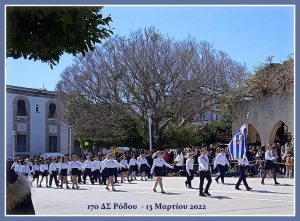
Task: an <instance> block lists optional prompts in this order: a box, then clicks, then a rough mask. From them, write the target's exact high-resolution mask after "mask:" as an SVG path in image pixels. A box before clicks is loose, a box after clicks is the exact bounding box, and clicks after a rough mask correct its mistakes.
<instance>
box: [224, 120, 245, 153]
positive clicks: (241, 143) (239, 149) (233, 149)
mask: <svg viewBox="0 0 300 221" xmlns="http://www.w3.org/2000/svg"><path fill="white" fill-rule="evenodd" d="M246 140H247V125H246V124H243V126H242V127H241V128H240V129H239V130H238V131H237V132H236V133H235V135H234V137H233V138H232V140H231V141H230V143H229V145H228V147H229V153H230V158H231V159H239V158H243V157H244V156H245V154H246Z"/></svg>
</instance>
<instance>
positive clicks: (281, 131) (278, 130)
mask: <svg viewBox="0 0 300 221" xmlns="http://www.w3.org/2000/svg"><path fill="white" fill-rule="evenodd" d="M291 139H292V134H291V132H289V130H288V126H287V125H286V124H285V123H284V122H283V121H279V122H278V123H277V124H275V126H274V127H273V130H272V132H271V135H270V143H279V144H280V145H284V144H285V143H287V142H290V141H291Z"/></svg>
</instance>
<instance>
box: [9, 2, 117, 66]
mask: <svg viewBox="0 0 300 221" xmlns="http://www.w3.org/2000/svg"><path fill="white" fill-rule="evenodd" d="M101 9H102V7H81V6H80V7H70V6H68V7H20V6H8V7H6V21H7V26H6V27H7V44H6V56H7V57H12V58H15V59H17V58H21V57H23V58H25V59H29V60H31V59H33V60H34V61H36V60H41V61H42V62H46V63H49V64H50V67H51V68H52V67H53V65H55V64H57V63H58V62H59V58H60V56H61V55H62V54H63V53H69V54H73V55H76V54H78V53H81V54H83V55H85V54H86V53H87V52H88V51H92V50H94V48H95V45H96V44H97V43H101V42H102V40H103V39H106V38H108V37H109V36H110V35H111V34H112V31H111V30H110V28H109V23H110V22H111V21H112V19H111V17H110V16H107V17H103V16H102V14H101Z"/></svg>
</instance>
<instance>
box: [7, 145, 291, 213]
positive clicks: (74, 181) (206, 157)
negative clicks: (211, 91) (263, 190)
mask: <svg viewBox="0 0 300 221" xmlns="http://www.w3.org/2000/svg"><path fill="white" fill-rule="evenodd" d="M293 154H294V147H293V145H292V144H290V143H287V144H285V145H284V146H280V145H279V144H273V145H268V146H262V147H258V146H249V147H247V149H246V154H245V156H244V157H243V158H241V159H237V160H231V159H229V153H228V148H227V147H225V148H224V147H214V146H213V145H210V146H209V147H201V148H200V147H192V148H188V147H187V148H183V149H181V150H171V149H169V150H164V151H156V152H152V151H146V150H138V151H127V152H124V153H115V154H112V153H110V154H107V155H103V154H101V153H97V154H78V155H73V156H71V157H69V156H63V157H58V158H55V157H54V158H50V157H47V158H41V157H29V158H25V157H16V158H15V159H9V160H8V161H7V174H8V175H7V179H8V181H9V182H8V183H14V182H16V181H17V183H18V181H20V179H21V178H20V176H19V175H20V174H22V176H21V177H25V178H26V177H27V178H29V179H31V185H32V186H36V187H38V188H41V187H43V186H42V184H44V183H45V187H47V188H50V187H52V185H53V184H54V186H55V187H56V188H64V186H65V188H67V189H70V188H72V189H79V188H80V186H79V184H86V183H87V182H89V183H90V184H92V185H96V184H98V185H105V186H106V189H107V190H110V187H111V190H112V191H116V189H115V185H114V184H115V183H118V182H121V183H123V182H132V181H136V180H140V181H147V180H148V179H153V175H155V177H156V180H155V183H154V186H153V191H154V192H157V186H159V187H160V190H161V193H165V191H164V187H163V182H162V177H163V176H185V177H186V180H185V186H186V187H187V188H192V182H191V181H192V180H193V179H194V176H195V175H197V176H199V177H200V183H199V196H202V197H205V196H210V195H211V194H210V193H209V188H210V185H211V183H212V176H211V175H212V174H215V173H218V174H217V175H216V177H215V181H216V183H219V181H221V183H223V184H224V183H225V177H226V176H239V179H238V181H237V183H236V185H235V189H236V190H240V184H241V182H243V183H244V186H245V187H246V190H247V191H249V190H251V189H252V188H251V187H249V185H248V183H247V180H246V177H247V175H250V176H252V175H255V174H256V175H260V176H261V178H262V180H261V184H263V185H264V184H265V179H266V178H267V177H271V176H272V177H273V179H274V182H275V184H279V183H278V182H277V176H276V174H277V173H282V174H285V175H286V177H289V178H291V177H292V175H293V172H294V162H293ZM247 171H248V172H247ZM237 174H238V175H237ZM87 177H89V180H88V181H87ZM22 179H23V178H22ZM44 180H45V182H44V183H43V181H44ZM205 180H207V183H206V186H205V187H204V181H205ZM19 183H21V182H19ZM23 183H26V182H23ZM70 184H71V185H72V187H70V186H69V185H70ZM8 189H9V188H8ZM26 189H27V190H28V189H29V187H27V188H26ZM26 194H27V195H26V197H27V198H28V197H29V198H30V191H29V192H26ZM24 197H25V196H24ZM24 202H26V201H24V200H23V203H24ZM25 206H27V207H30V208H33V207H32V202H31V201H30V200H29V201H28V203H26V205H25ZM20 208H24V205H23V204H22V206H20Z"/></svg>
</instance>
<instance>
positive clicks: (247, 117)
mask: <svg viewBox="0 0 300 221" xmlns="http://www.w3.org/2000/svg"><path fill="white" fill-rule="evenodd" d="M248 119H249V111H248V112H247V116H246V133H247V136H248Z"/></svg>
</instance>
